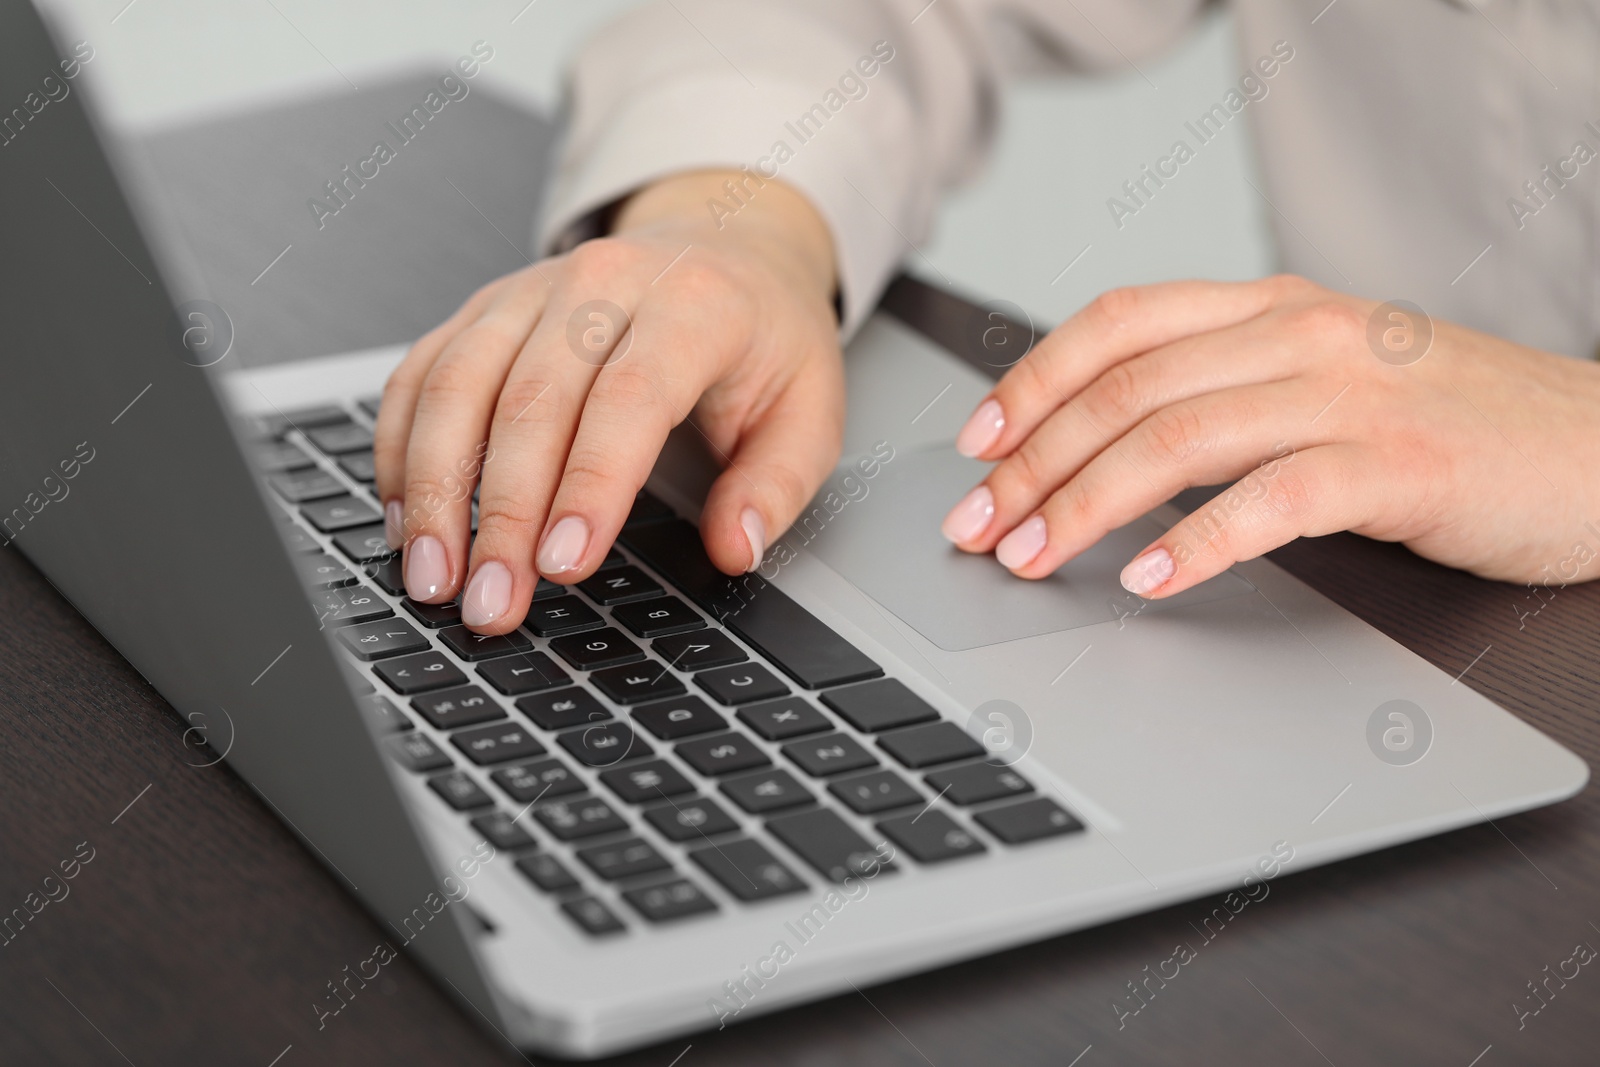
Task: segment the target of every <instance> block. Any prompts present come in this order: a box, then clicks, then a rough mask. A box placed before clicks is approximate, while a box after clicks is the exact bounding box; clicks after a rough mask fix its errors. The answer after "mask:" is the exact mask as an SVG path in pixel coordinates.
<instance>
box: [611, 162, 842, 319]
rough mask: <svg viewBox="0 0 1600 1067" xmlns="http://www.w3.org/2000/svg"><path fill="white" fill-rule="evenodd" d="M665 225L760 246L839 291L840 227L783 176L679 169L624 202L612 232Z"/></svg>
mask: <svg viewBox="0 0 1600 1067" xmlns="http://www.w3.org/2000/svg"><path fill="white" fill-rule="evenodd" d="M658 227H671V228H674V229H681V230H685V231H687V232H688V233H689V234H690V238H689V239H690V240H694V239H695V238H694V236H693V235H694V234H696V233H698V234H699V237H698V239H699V240H701V241H703V242H705V243H707V244H721V243H724V242H737V243H739V244H742V245H744V246H746V247H748V248H752V249H755V250H757V251H758V252H759V253H760V254H762V255H764V256H768V257H770V258H771V259H772V260H773V261H774V266H777V267H778V268H779V269H781V270H783V271H784V272H785V273H788V274H793V275H797V276H798V278H799V280H801V281H802V282H803V283H805V284H806V285H807V286H808V287H810V288H814V290H815V291H816V292H817V294H818V295H819V296H821V297H822V299H824V300H826V301H827V302H829V303H830V304H831V303H832V302H833V299H834V294H835V293H836V292H837V290H838V271H837V267H836V265H835V258H834V244H833V234H832V232H831V231H830V230H829V229H828V225H827V223H826V222H824V221H823V218H822V215H821V214H820V213H818V211H817V209H816V208H815V207H813V206H812V204H811V201H810V200H808V199H807V198H806V197H805V195H804V194H802V193H800V192H799V191H798V190H796V189H795V188H794V187H793V186H791V185H788V184H786V183H784V182H781V181H777V180H775V179H763V178H759V177H757V176H755V175H753V174H750V173H748V172H744V171H733V170H706V171H691V172H688V173H684V174H675V175H673V176H671V177H668V178H663V179H662V180H661V181H658V182H655V183H653V184H651V185H647V186H645V187H644V188H643V189H640V190H639V191H638V192H636V193H634V194H633V195H632V196H630V197H629V198H628V199H627V200H625V201H623V202H622V204H620V205H619V206H618V208H617V210H616V213H615V215H614V216H613V219H612V224H611V228H610V232H611V233H613V234H621V233H626V232H629V231H634V230H644V229H656V228H658Z"/></svg>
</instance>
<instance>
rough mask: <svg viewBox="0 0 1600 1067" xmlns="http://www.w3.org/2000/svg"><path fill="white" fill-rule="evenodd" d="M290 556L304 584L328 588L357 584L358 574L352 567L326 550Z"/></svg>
mask: <svg viewBox="0 0 1600 1067" xmlns="http://www.w3.org/2000/svg"><path fill="white" fill-rule="evenodd" d="M289 558H290V559H291V560H293V561H294V569H295V570H296V571H297V572H299V574H300V581H301V583H302V584H304V585H309V586H312V587H314V588H322V589H326V588H329V587H330V586H336V585H355V584H356V576H355V574H354V573H353V572H352V571H351V570H350V568H349V567H346V566H345V565H344V564H343V563H340V562H339V561H338V560H336V559H334V558H333V557H332V556H330V555H328V554H327V553H326V552H320V551H319V552H318V553H317V554H316V555H314V556H311V555H305V554H303V553H296V554H295V555H293V556H290V557H289Z"/></svg>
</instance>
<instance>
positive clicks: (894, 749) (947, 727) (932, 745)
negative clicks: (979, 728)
mask: <svg viewBox="0 0 1600 1067" xmlns="http://www.w3.org/2000/svg"><path fill="white" fill-rule="evenodd" d="M878 747H880V748H882V749H883V750H884V751H885V752H887V753H889V755H891V756H893V757H894V758H895V759H897V760H899V761H900V762H901V763H903V764H905V765H906V766H907V767H932V766H934V765H935V764H939V763H950V762H953V761H954V760H958V759H972V758H973V757H975V756H983V755H987V752H986V751H985V750H984V747H983V746H982V745H980V744H979V743H978V742H977V740H975V739H974V738H973V737H972V735H971V734H969V733H967V732H966V731H965V730H963V729H962V728H961V727H959V726H957V725H956V724H955V723H953V722H930V723H924V724H923V725H921V726H913V727H911V728H910V729H909V730H896V731H895V732H894V733H891V734H884V735H883V736H882V737H880V738H878Z"/></svg>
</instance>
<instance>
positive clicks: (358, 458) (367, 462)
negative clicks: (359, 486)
mask: <svg viewBox="0 0 1600 1067" xmlns="http://www.w3.org/2000/svg"><path fill="white" fill-rule="evenodd" d="M339 469H340V470H342V471H344V472H345V473H346V474H348V475H349V476H350V477H351V478H353V479H355V480H356V481H358V482H366V483H368V484H371V483H372V482H375V481H377V480H378V468H377V464H376V462H375V461H374V460H373V458H372V449H370V448H369V449H367V450H366V451H365V452H349V453H346V454H345V455H342V456H340V457H339Z"/></svg>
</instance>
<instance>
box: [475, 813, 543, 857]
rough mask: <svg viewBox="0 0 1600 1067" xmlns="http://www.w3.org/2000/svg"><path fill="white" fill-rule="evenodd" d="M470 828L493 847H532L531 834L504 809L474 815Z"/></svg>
mask: <svg viewBox="0 0 1600 1067" xmlns="http://www.w3.org/2000/svg"><path fill="white" fill-rule="evenodd" d="M469 821H470V822H471V823H472V828H473V829H474V830H476V831H478V833H480V834H482V835H483V839H484V840H485V841H487V842H489V844H491V845H493V846H494V847H495V848H532V847H534V840H533V835H532V834H530V833H528V831H526V830H524V829H523V828H522V827H520V826H518V825H517V824H516V822H515V821H513V820H512V818H511V815H510V814H509V813H507V812H504V811H491V812H489V813H488V814H487V815H474V816H473V817H472V818H471V820H469Z"/></svg>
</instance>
